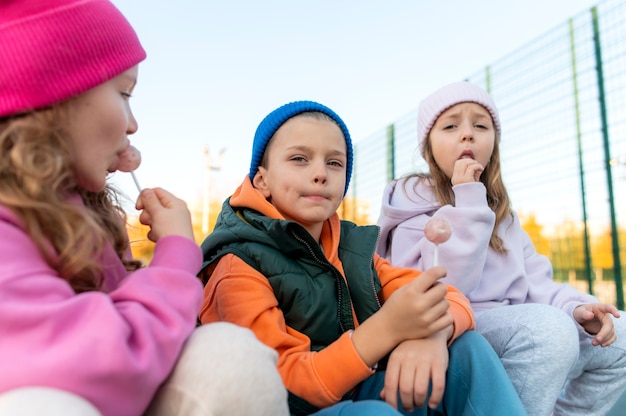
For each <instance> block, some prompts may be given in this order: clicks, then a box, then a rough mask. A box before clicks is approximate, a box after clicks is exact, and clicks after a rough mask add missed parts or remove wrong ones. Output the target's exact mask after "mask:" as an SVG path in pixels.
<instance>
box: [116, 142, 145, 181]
mask: <svg viewBox="0 0 626 416" xmlns="http://www.w3.org/2000/svg"><path fill="white" fill-rule="evenodd" d="M140 164H141V153H140V152H139V150H137V148H136V147H135V146H131V145H128V147H127V148H126V149H125V150H124V151H123V152H122V153H121V154H120V155H119V156H118V159H117V165H115V170H119V171H122V172H130V174H131V176H132V177H133V181H134V182H135V186H136V187H137V190H138V191H139V192H141V186H139V182H138V181H137V177H136V176H135V172H134V170H135V169H137V168H138V167H139V165H140Z"/></svg>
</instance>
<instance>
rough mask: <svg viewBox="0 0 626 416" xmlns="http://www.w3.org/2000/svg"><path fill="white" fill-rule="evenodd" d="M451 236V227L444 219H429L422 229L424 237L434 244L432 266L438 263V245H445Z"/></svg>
mask: <svg viewBox="0 0 626 416" xmlns="http://www.w3.org/2000/svg"><path fill="white" fill-rule="evenodd" d="M451 234H452V227H451V226H450V223H449V222H448V220H446V219H445V218H439V217H435V218H431V219H430V220H428V222H427V223H426V227H424V235H425V236H426V238H427V239H428V241H430V242H431V243H433V244H435V257H434V260H433V266H436V265H437V263H438V261H439V244H442V243H445V242H446V241H448V239H449V238H450V235H451Z"/></svg>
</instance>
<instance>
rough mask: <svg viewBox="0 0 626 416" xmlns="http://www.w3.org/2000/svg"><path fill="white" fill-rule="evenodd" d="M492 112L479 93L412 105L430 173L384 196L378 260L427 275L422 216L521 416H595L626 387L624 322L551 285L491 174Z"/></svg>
mask: <svg viewBox="0 0 626 416" xmlns="http://www.w3.org/2000/svg"><path fill="white" fill-rule="evenodd" d="M500 134H501V125H500V118H499V116H498V110H497V108H496V106H495V104H494V102H493V100H492V98H491V97H490V96H489V94H488V93H487V92H486V91H484V90H483V89H482V88H479V87H478V86H476V85H472V84H470V83H467V82H458V83H453V84H450V85H447V86H445V87H443V88H441V89H439V90H437V91H436V92H434V93H433V94H432V95H430V96H429V97H427V98H426V99H425V100H424V101H422V103H421V104H420V107H419V114H418V140H419V147H420V150H421V153H422V155H423V156H424V159H425V160H426V162H427V163H428V166H429V171H430V172H429V173H418V174H413V175H409V176H407V177H404V178H401V179H399V180H395V181H393V182H392V183H390V184H389V185H388V186H387V187H386V189H385V192H384V197H383V203H382V211H381V215H380V218H379V220H378V224H379V225H380V227H381V231H382V233H381V238H380V241H379V245H378V250H377V251H378V253H379V254H381V255H382V256H384V257H386V258H387V259H388V260H390V261H391V262H392V264H394V265H398V266H405V267H414V268H418V269H421V270H426V269H428V268H429V267H432V266H433V257H434V256H433V255H434V251H435V249H436V247H435V245H434V244H433V243H431V242H430V241H428V239H427V238H425V236H424V227H425V225H426V223H427V222H428V220H430V219H431V218H442V219H445V220H447V221H449V222H450V223H451V225H452V234H451V237H450V239H449V240H448V241H447V242H445V243H443V244H442V247H441V249H440V250H439V260H440V263H441V264H442V265H443V266H444V267H445V268H446V270H447V276H446V278H445V279H443V281H444V282H446V283H448V284H450V285H453V286H455V287H457V288H458V289H460V290H461V291H462V292H463V293H464V294H465V295H466V296H467V297H468V299H469V300H470V302H471V305H472V309H473V310H474V313H475V315H476V329H477V330H478V331H479V332H480V333H482V334H483V335H484V336H485V337H486V338H487V340H488V341H489V342H490V344H491V345H492V346H493V348H494V349H495V351H496V353H497V354H498V355H499V356H500V358H501V360H502V362H503V364H504V367H505V368H506V370H507V372H508V374H509V376H510V377H511V380H512V381H513V384H514V385H515V388H516V389H517V392H518V394H519V395H520V398H521V399H522V402H523V403H524V406H525V407H526V410H527V411H528V414H529V415H532V416H544V415H545V416H548V415H550V414H554V415H567V416H572V415H585V416H589V415H598V416H600V415H604V414H606V413H607V412H608V410H609V409H611V407H612V406H613V404H614V403H615V402H616V401H617V400H618V399H619V397H620V394H621V393H622V392H623V391H624V389H625V388H626V353H625V350H626V339H625V338H624V336H626V332H625V331H626V324H625V322H624V319H623V318H621V319H620V312H619V311H618V310H617V309H616V308H615V307H614V306H612V305H606V304H602V303H600V302H599V301H598V299H596V298H595V297H593V296H591V295H588V294H584V293H581V292H578V291H576V290H575V289H574V288H572V287H571V286H569V285H567V284H559V283H556V282H554V281H553V280H552V266H551V264H550V262H549V260H548V259H547V258H546V257H544V256H542V255H539V254H538V253H536V252H535V249H534V247H533V244H532V242H531V240H530V238H529V237H528V235H527V234H526V233H525V232H524V231H523V229H522V227H521V226H520V222H519V218H518V216H517V214H516V213H515V212H514V211H513V210H512V209H511V205H510V201H509V197H508V195H507V192H506V189H505V187H504V183H503V181H502V176H501V170H500V151H499V142H500Z"/></svg>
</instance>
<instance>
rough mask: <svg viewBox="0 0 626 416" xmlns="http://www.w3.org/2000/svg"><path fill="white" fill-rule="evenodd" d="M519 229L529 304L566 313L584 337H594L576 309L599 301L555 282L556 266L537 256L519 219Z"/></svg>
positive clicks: (545, 258)
mask: <svg viewBox="0 0 626 416" xmlns="http://www.w3.org/2000/svg"><path fill="white" fill-rule="evenodd" d="M514 225H515V226H517V227H516V228H519V231H520V233H521V237H520V239H521V240H522V242H523V253H524V269H525V271H526V276H527V282H528V294H527V301H526V303H544V304H547V305H552V306H555V307H557V308H559V309H561V310H563V311H564V312H565V313H566V314H567V315H568V316H570V317H572V320H573V321H574V323H575V324H576V327H577V329H578V332H579V334H580V336H581V338H593V335H590V334H589V333H587V332H586V331H585V329H584V328H583V327H582V325H580V324H579V323H578V322H576V320H575V319H574V309H575V308H576V307H577V306H580V305H582V304H586V303H600V301H599V300H598V298H596V297H595V296H592V295H590V294H587V293H582V292H580V291H578V290H576V289H575V288H573V287H572V286H570V285H569V284H567V283H559V282H555V281H554V279H553V276H552V264H551V263H550V260H549V259H548V258H547V257H545V256H543V255H541V254H539V253H537V252H536V251H535V246H534V245H533V243H532V241H531V240H530V237H529V236H528V234H527V233H526V232H525V231H524V230H522V229H521V227H519V220H518V218H517V216H515V223H514Z"/></svg>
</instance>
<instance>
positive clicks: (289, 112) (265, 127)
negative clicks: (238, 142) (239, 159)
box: [250, 101, 353, 196]
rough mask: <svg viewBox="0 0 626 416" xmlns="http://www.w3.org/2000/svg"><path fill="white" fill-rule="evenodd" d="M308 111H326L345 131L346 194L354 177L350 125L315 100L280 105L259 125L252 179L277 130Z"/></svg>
mask: <svg viewBox="0 0 626 416" xmlns="http://www.w3.org/2000/svg"><path fill="white" fill-rule="evenodd" d="M307 111H318V112H320V113H324V114H326V115H327V116H329V117H330V118H332V119H333V120H335V122H336V123H337V124H338V125H339V127H340V128H341V131H342V132H343V136H344V137H345V139H346V149H347V156H348V160H347V162H348V163H347V166H346V188H345V189H344V191H343V194H344V196H345V195H346V192H348V185H349V184H350V178H351V177H352V162H353V151H352V140H350V132H348V127H346V125H345V123H344V122H343V120H342V119H341V118H340V117H339V116H338V115H337V114H336V113H335V112H334V111H333V110H331V109H330V108H328V107H326V106H324V105H322V104H319V103H316V102H314V101H294V102H291V103H288V104H285V105H283V106H281V107H278V108H277V109H276V110H274V111H272V112H271V113H269V114H268V115H267V116H266V117H265V118H264V119H263V121H261V124H259V127H257V129H256V133H255V134H254V142H253V143H252V162H250V180H252V179H254V175H256V173H257V170H258V168H259V165H260V164H261V160H262V159H263V154H264V153H265V148H266V147H267V144H268V143H269V141H270V139H271V138H272V136H274V133H276V130H278V129H279V128H280V126H282V125H283V124H285V122H286V121H287V120H289V119H290V118H292V117H294V116H297V115H298V114H301V113H305V112H307Z"/></svg>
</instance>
